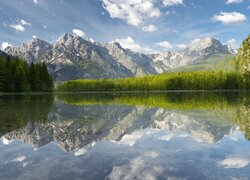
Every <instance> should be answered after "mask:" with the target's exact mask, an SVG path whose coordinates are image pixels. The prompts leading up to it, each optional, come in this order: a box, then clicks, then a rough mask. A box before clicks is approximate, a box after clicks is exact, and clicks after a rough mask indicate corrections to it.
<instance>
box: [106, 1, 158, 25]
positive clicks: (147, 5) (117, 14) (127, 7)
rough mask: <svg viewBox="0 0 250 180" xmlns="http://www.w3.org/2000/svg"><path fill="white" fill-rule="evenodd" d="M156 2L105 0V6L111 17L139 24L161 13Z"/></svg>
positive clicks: (131, 23) (130, 23)
mask: <svg viewBox="0 0 250 180" xmlns="http://www.w3.org/2000/svg"><path fill="white" fill-rule="evenodd" d="M155 2H156V1H155V0H123V1H121V0H103V7H104V8H105V9H106V10H107V11H108V12H109V14H110V17H111V18H119V19H123V20H126V21H127V23H128V24H129V25H132V26H139V25H141V24H143V22H144V20H146V19H149V18H154V17H159V16H160V15H161V12H160V10H159V8H157V7H156V6H155Z"/></svg>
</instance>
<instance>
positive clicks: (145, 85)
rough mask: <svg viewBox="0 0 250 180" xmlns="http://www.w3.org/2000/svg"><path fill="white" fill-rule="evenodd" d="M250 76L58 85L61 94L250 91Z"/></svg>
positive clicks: (177, 75) (183, 75)
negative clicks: (85, 92) (88, 92)
mask: <svg viewBox="0 0 250 180" xmlns="http://www.w3.org/2000/svg"><path fill="white" fill-rule="evenodd" d="M249 89H250V76H249V74H243V73H240V72H222V71H218V72H207V71H200V72H172V73H165V74H161V75H153V76H145V77H136V78H119V79H100V80H90V79H82V80H72V81H67V82H64V83H62V84H60V85H59V86H58V89H57V90H58V91H62V92H81V91H165V90H170V91H171V90H249Z"/></svg>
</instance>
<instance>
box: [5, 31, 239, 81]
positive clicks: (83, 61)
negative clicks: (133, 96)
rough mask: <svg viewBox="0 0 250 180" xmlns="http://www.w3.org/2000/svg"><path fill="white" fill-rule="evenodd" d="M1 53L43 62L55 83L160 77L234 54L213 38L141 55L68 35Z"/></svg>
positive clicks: (107, 44)
mask: <svg viewBox="0 0 250 180" xmlns="http://www.w3.org/2000/svg"><path fill="white" fill-rule="evenodd" d="M4 52H5V53H7V54H9V55H11V56H18V57H21V58H23V59H24V60H25V61H26V62H27V63H28V64H30V63H32V62H33V63H38V62H45V63H46V64H47V66H48V69H49V71H50V73H51V74H52V76H53V78H54V79H55V81H56V82H61V81H65V80H72V79H80V78H91V79H98V78H117V77H133V76H144V75H149V74H159V73H164V72H166V71H169V70H173V69H176V68H179V67H183V66H187V65H192V64H196V63H199V61H200V60H201V59H202V60H203V61H204V59H205V60H206V59H207V58H209V57H211V56H213V55H217V54H219V55H223V56H222V57H225V56H227V55H232V54H234V53H235V51H234V50H232V48H230V47H229V46H228V45H223V44H222V43H221V42H220V41H219V40H218V39H216V38H212V37H206V38H204V39H200V40H198V41H196V42H194V43H192V44H190V45H189V46H188V47H187V48H185V49H183V50H178V51H167V52H160V53H156V54H143V53H138V52H134V51H132V50H130V49H125V48H123V47H122V46H121V45H120V44H119V43H117V42H110V43H97V42H90V41H88V40H85V39H83V38H81V37H80V36H77V35H72V34H69V33H65V34H63V35H62V36H61V37H59V39H58V40H57V41H56V42H55V43H54V44H50V43H48V42H46V41H44V40H41V39H38V38H33V39H32V40H31V41H30V42H27V43H23V44H22V45H21V46H20V47H11V46H9V47H7V48H5V49H4Z"/></svg>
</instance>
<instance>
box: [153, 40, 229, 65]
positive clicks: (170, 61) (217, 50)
mask: <svg viewBox="0 0 250 180" xmlns="http://www.w3.org/2000/svg"><path fill="white" fill-rule="evenodd" d="M216 54H224V55H229V54H232V53H231V52H229V50H228V47H227V46H225V45H222V43H221V42H220V41H219V40H217V39H215V38H212V37H206V38H204V39H199V40H197V41H195V42H194V43H192V44H191V45H189V46H188V47H187V48H186V49H184V50H180V51H173V52H171V51H168V52H162V53H158V54H152V55H150V57H151V59H152V60H153V61H154V62H158V61H160V62H162V63H164V64H165V65H166V66H167V67H170V68H172V69H175V68H177V67H181V66H186V65H190V64H195V63H198V62H199V60H200V59H207V58H209V57H210V56H212V55H216Z"/></svg>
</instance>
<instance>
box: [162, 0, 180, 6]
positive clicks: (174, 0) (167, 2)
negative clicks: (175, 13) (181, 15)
mask: <svg viewBox="0 0 250 180" xmlns="http://www.w3.org/2000/svg"><path fill="white" fill-rule="evenodd" d="M162 3H163V5H164V6H175V5H179V4H183V0H163V2H162Z"/></svg>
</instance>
